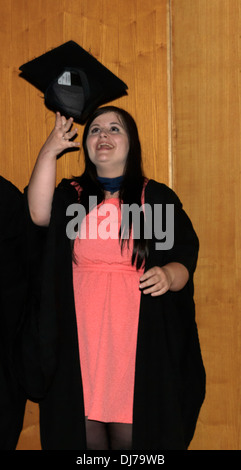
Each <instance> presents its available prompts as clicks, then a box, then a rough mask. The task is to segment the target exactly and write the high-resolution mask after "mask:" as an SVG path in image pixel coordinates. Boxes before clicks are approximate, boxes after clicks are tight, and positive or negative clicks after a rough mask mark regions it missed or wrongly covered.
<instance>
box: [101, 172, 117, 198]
mask: <svg viewBox="0 0 241 470" xmlns="http://www.w3.org/2000/svg"><path fill="white" fill-rule="evenodd" d="M97 180H98V181H99V182H100V184H101V185H102V186H103V188H104V190H105V191H110V193H111V194H113V193H115V192H116V191H119V189H120V187H121V183H122V181H123V175H121V176H117V177H116V178H104V177H102V176H97Z"/></svg>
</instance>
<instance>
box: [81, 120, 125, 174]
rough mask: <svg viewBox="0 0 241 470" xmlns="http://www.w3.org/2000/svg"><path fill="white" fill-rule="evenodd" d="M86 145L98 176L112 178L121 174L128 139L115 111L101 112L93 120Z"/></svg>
mask: <svg viewBox="0 0 241 470" xmlns="http://www.w3.org/2000/svg"><path fill="white" fill-rule="evenodd" d="M86 146H87V150H88V154H89V158H90V160H91V161H92V163H94V165H95V166H96V171H97V174H98V176H103V177H109V178H114V177H116V176H121V175H122V174H123V172H124V168H125V163H126V160H127V155H128V151H129V139H128V135H127V132H126V130H125V128H124V126H123V124H122V122H121V119H120V117H119V115H118V114H117V113H114V112H107V113H103V114H101V115H100V116H98V117H97V118H95V119H94V120H93V122H92V123H91V125H90V128H89V132H88V136H87V140H86Z"/></svg>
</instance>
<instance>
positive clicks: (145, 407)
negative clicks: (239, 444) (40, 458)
mask: <svg viewBox="0 0 241 470" xmlns="http://www.w3.org/2000/svg"><path fill="white" fill-rule="evenodd" d="M74 202H77V192H76V190H75V188H74V187H73V186H72V185H70V184H69V181H68V180H63V181H62V182H61V184H60V185H59V187H58V188H57V190H56V192H55V196H54V200H53V206H52V216H51V221H50V225H49V228H48V230H47V234H46V240H45V244H44V249H43V251H42V255H41V257H42V258H43V263H42V266H41V276H40V277H41V280H42V281H41V289H40V291H39V293H38V294H37V295H38V296H39V298H38V301H37V304H36V305H38V306H39V309H38V310H37V309H36V310H35V312H36V318H38V325H39V350H38V352H39V358H40V359H39V363H38V367H39V370H41V374H40V375H41V380H40V381H39V383H38V387H35V392H36V388H38V392H39V396H40V395H42V397H41V399H39V404H40V432H41V442H42V447H43V449H55V450H58V449H65V450H73V449H75V450H76V449H79V450H81V449H82V450H85V449H86V440H85V424H84V423H85V419H84V403H83V390H82V381H81V369H80V360H79V351H78V337H77V326H76V315H75V305H74V293H73V282H72V259H71V248H70V241H69V239H68V238H67V236H66V225H67V222H68V221H69V219H67V217H66V209H67V207H68V205H69V204H71V203H74ZM145 202H146V203H149V204H151V205H152V207H153V204H164V205H165V204H168V203H169V204H174V207H175V243H174V246H173V248H172V249H170V250H167V251H163V250H159V251H157V250H155V242H156V241H158V240H155V238H154V235H153V238H152V239H151V240H150V243H149V250H150V251H149V256H148V258H147V260H146V268H145V269H146V270H147V269H149V268H151V267H152V266H163V265H165V264H166V263H169V262H171V261H176V262H180V263H183V264H184V265H185V266H186V267H187V269H188V270H189V274H190V279H189V281H188V283H187V285H186V286H185V287H184V288H183V289H182V290H181V291H179V292H170V291H169V292H167V293H166V294H164V295H162V296H159V297H151V296H149V295H144V294H142V295H141V303H140V317H139V326H138V338H137V351H136V370H135V389H134V405H133V449H136V450H158V449H159V450H177V449H187V448H188V445H189V443H190V441H191V439H192V437H193V434H194V430H195V426H196V421H197V418H198V414H199V411H200V408H201V405H202V403H203V400H204V396H205V370H204V366H203V362H202V357H201V352H200V345H199V339H198V333H197V326H196V322H195V305H194V301H193V273H194V270H195V267H196V262H197V256H198V247H199V246H198V238H197V236H196V234H195V231H194V229H193V227H192V224H191V222H190V220H189V218H188V216H187V215H186V213H185V212H184V211H183V209H182V205H181V203H180V201H179V199H178V197H177V196H176V195H175V193H174V192H173V191H172V190H170V189H169V188H168V187H167V186H165V185H163V184H160V183H156V182H155V181H153V180H150V181H149V182H148V184H147V186H146V188H145ZM30 225H31V222H30ZM36 230H38V229H37V228H36ZM35 248H36V247H35ZM43 253H44V255H43ZM36 292H37V291H36ZM33 387H34V385H33Z"/></svg>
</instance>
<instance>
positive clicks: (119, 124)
mask: <svg viewBox="0 0 241 470" xmlns="http://www.w3.org/2000/svg"><path fill="white" fill-rule="evenodd" d="M113 124H115V125H116V124H117V125H118V126H121V127H123V129H124V126H123V125H122V124H121V123H120V122H110V123H109V125H110V126H112V125H113ZM94 126H97V127H98V126H99V127H102V126H101V125H100V124H98V123H96V124H91V125H90V127H89V128H91V127H94Z"/></svg>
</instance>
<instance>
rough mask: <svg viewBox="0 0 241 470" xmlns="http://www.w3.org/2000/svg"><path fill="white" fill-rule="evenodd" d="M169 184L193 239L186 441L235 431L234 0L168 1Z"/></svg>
mask: <svg viewBox="0 0 241 470" xmlns="http://www.w3.org/2000/svg"><path fill="white" fill-rule="evenodd" d="M171 4H172V51H173V57H172V59H173V109H174V116H173V168H174V189H175V190H176V191H177V193H178V194H179V196H180V197H181V199H182V201H183V203H184V205H185V207H186V209H187V211H188V213H189V214H190V216H191V219H192V221H193V223H194V226H195V228H196V230H197V233H198V235H199V238H200V256H199V263H198V269H197V273H196V277H195V281H196V290H195V299H196V307H197V321H198V326H199V333H200V340H201V346H202V351H203V356H204V362H205V366H206V371H207V396H206V401H205V403H204V406H203V408H202V410H201V414H200V419H199V421H198V426H197V432H196V434H195V437H194V440H193V442H192V444H191V448H192V449H211V450H212V449H214V450H225V449H228V450H236V449H240V446H241V435H240V385H241V368H240V357H241V339H240V338H241V336H240V265H241V256H240V255H241V253H240V249H241V237H240V226H241V225H240V201H241V198H240V195H241V194H240V188H241V184H240V183H241V181H240V174H241V173H240V172H241V163H240V150H241V148H240V124H241V120H240V119H241V107H240V70H241V69H240V63H241V51H240V37H241V36H240V31H241V29H240V26H241V24H240V20H241V16H240V9H241V2H240V0H212V1H210V0H172V1H171Z"/></svg>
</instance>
